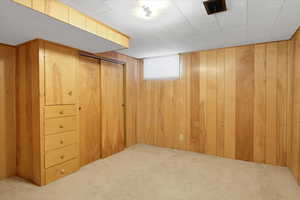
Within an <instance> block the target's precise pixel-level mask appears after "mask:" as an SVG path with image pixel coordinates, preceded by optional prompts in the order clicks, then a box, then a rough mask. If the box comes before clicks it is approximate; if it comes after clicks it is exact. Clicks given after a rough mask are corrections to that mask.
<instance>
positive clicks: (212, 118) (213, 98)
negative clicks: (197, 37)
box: [205, 51, 217, 155]
mask: <svg viewBox="0 0 300 200" xmlns="http://www.w3.org/2000/svg"><path fill="white" fill-rule="evenodd" d="M206 67H207V89H206V92H207V103H206V119H207V121H206V122H207V134H206V141H205V153H207V154H212V155H216V152H217V52H216V51H209V52H208V53H207V66H206Z"/></svg>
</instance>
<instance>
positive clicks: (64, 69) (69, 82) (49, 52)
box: [45, 42, 78, 105]
mask: <svg viewBox="0 0 300 200" xmlns="http://www.w3.org/2000/svg"><path fill="white" fill-rule="evenodd" d="M77 65H78V55H77V53H76V50H73V49H70V48H66V47H62V46H58V45H54V44H52V43H48V42H47V43H45V90H46V94H45V97H46V100H45V101H46V105H59V104H75V103H76V83H75V81H76V70H77Z"/></svg>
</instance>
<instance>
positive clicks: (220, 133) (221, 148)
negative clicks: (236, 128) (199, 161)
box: [217, 49, 225, 156]
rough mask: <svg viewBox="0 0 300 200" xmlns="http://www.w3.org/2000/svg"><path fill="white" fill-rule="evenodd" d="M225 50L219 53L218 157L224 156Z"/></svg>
mask: <svg viewBox="0 0 300 200" xmlns="http://www.w3.org/2000/svg"><path fill="white" fill-rule="evenodd" d="M224 121H225V50H224V49H221V50H218V51H217V155H218V156H224V123H225V122H224Z"/></svg>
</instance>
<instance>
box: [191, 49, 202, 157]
mask: <svg viewBox="0 0 300 200" xmlns="http://www.w3.org/2000/svg"><path fill="white" fill-rule="evenodd" d="M191 61H192V62H191V65H190V66H191V69H190V71H191V72H190V73H191V74H190V81H191V82H190V85H191V88H190V90H191V94H190V95H191V97H190V104H191V106H192V107H193V108H194V109H193V110H191V144H190V145H191V149H192V151H196V152H203V151H204V150H203V148H202V149H201V148H200V147H201V143H200V139H201V138H200V134H201V131H202V130H201V128H202V127H201V113H200V110H201V103H200V93H199V91H200V67H199V65H200V54H199V53H194V54H193V55H192V60H191Z"/></svg>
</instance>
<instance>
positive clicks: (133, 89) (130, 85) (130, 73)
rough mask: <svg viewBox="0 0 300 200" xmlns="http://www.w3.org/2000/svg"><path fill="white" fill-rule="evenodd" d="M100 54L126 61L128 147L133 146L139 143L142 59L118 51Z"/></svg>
mask: <svg viewBox="0 0 300 200" xmlns="http://www.w3.org/2000/svg"><path fill="white" fill-rule="evenodd" d="M99 55H101V56H103V57H107V58H115V59H118V60H120V61H123V62H126V67H125V68H126V69H125V82H126V94H125V98H126V99H125V101H126V122H125V123H126V147H129V146H132V145H134V144H137V117H138V116H137V115H138V112H137V109H138V99H139V96H138V95H139V94H138V89H139V76H140V72H141V71H140V70H141V69H142V66H141V61H140V60H138V59H135V58H132V57H129V56H125V55H122V54H119V53H116V52H107V53H102V54H99Z"/></svg>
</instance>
